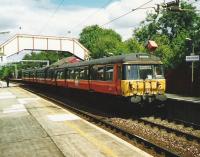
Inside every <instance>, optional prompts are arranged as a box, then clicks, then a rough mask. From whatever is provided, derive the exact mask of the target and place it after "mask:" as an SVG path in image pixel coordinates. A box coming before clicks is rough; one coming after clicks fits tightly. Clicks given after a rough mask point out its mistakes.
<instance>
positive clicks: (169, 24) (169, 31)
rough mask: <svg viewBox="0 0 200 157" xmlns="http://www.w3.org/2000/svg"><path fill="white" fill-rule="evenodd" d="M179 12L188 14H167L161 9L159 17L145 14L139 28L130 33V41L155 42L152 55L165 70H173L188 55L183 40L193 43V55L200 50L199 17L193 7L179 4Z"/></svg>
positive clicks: (168, 12)
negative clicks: (160, 61) (162, 63)
mask: <svg viewBox="0 0 200 157" xmlns="http://www.w3.org/2000/svg"><path fill="white" fill-rule="evenodd" d="M181 8H182V9H190V11H183V12H171V11H166V10H163V11H161V13H160V15H159V16H158V15H156V14H152V13H151V14H148V15H147V18H146V20H145V21H143V22H142V24H141V26H140V27H139V28H137V29H136V30H135V31H134V38H136V39H137V40H138V41H139V42H142V41H147V40H149V39H151V40H154V41H156V43H157V44H158V46H159V47H158V48H157V50H156V51H155V54H156V55H157V56H159V57H161V59H162V60H163V62H164V64H165V66H166V67H167V68H175V67H177V66H178V65H180V64H182V63H184V62H185V56H186V55H189V54H190V53H191V52H188V50H187V49H188V48H187V45H186V43H185V42H186V39H185V38H191V39H192V40H193V42H194V47H195V52H196V54H198V53H199V51H200V38H199V36H200V15H199V14H198V13H197V12H195V7H193V6H191V5H190V4H187V3H186V2H182V3H181Z"/></svg>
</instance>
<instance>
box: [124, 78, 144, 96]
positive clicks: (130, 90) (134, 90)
mask: <svg viewBox="0 0 200 157" xmlns="http://www.w3.org/2000/svg"><path fill="white" fill-rule="evenodd" d="M121 89H122V95H123V96H125V97H127V96H133V95H143V94H144V82H143V80H122V81H121Z"/></svg>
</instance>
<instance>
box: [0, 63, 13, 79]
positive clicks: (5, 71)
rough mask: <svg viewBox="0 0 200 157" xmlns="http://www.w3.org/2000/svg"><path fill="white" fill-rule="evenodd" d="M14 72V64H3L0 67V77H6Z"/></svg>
mask: <svg viewBox="0 0 200 157" xmlns="http://www.w3.org/2000/svg"><path fill="white" fill-rule="evenodd" d="M13 72H14V67H13V66H3V67H1V69H0V79H2V80H3V79H5V77H6V76H12V74H13Z"/></svg>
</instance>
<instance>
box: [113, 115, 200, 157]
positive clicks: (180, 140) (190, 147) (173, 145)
mask: <svg viewBox="0 0 200 157" xmlns="http://www.w3.org/2000/svg"><path fill="white" fill-rule="evenodd" d="M112 123H113V124H114V125H117V126H119V127H121V128H124V129H126V130H127V131H129V132H130V133H133V134H136V135H138V136H141V137H143V138H145V139H147V140H149V141H151V142H153V143H155V144H157V145H160V146H162V147H164V148H166V149H168V150H170V151H172V152H174V153H176V154H178V155H180V156H184V157H200V143H198V142H197V141H189V140H187V139H186V138H185V137H179V136H177V135H175V134H174V133H168V132H167V131H166V130H160V129H158V128H157V127H152V126H150V125H145V124H144V123H140V122H138V121H137V120H132V119H128V120H127V119H122V118H112Z"/></svg>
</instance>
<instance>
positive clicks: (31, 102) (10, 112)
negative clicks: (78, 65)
mask: <svg viewBox="0 0 200 157" xmlns="http://www.w3.org/2000/svg"><path fill="white" fill-rule="evenodd" d="M11 86H12V87H9V88H0V156H1V157H8V156H9V157H50V156H51V157H60V156H65V157H140V156H141V157H147V156H150V155H148V154H147V153H145V152H144V151H142V150H140V149H138V148H136V147H134V146H132V145H130V144H129V143H127V142H125V141H123V140H121V139H120V138H118V137H116V136H114V135H113V134H110V133H108V132H107V131H105V130H103V129H101V128H99V127H97V126H95V125H93V124H90V123H89V122H87V121H85V120H83V119H81V118H80V117H78V116H76V115H74V114H72V113H70V112H69V111H67V110H66V109H64V108H61V107H59V106H57V105H55V104H53V103H51V102H49V101H47V100H45V99H42V98H41V97H39V96H37V95H34V94H32V93H30V92H27V91H25V90H24V89H22V88H20V87H17V86H13V85H12V84H11Z"/></svg>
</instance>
